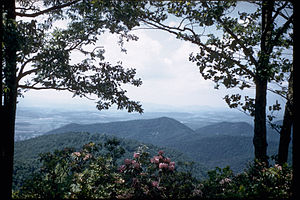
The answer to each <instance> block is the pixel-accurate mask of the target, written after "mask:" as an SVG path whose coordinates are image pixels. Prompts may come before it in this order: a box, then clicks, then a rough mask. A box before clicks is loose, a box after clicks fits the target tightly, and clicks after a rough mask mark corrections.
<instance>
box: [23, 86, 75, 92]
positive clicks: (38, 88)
mask: <svg viewBox="0 0 300 200" xmlns="http://www.w3.org/2000/svg"><path fill="white" fill-rule="evenodd" d="M18 87H19V88H22V89H34V90H45V89H54V90H68V91H71V90H70V89H69V88H67V87H66V88H60V87H54V86H51V87H35V86H33V85H18Z"/></svg>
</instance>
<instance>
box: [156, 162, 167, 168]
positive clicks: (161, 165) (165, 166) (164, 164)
mask: <svg viewBox="0 0 300 200" xmlns="http://www.w3.org/2000/svg"><path fill="white" fill-rule="evenodd" d="M158 167H159V169H163V168H168V164H167V163H159V165H158Z"/></svg>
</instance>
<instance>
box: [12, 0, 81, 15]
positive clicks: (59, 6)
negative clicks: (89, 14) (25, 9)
mask: <svg viewBox="0 0 300 200" xmlns="http://www.w3.org/2000/svg"><path fill="white" fill-rule="evenodd" d="M79 1H80V0H74V1H70V2H69V3H65V4H61V5H57V6H53V7H51V8H47V9H45V10H41V11H39V12H36V13H20V12H16V15H17V16H19V17H37V16H39V15H43V14H46V13H48V12H51V11H54V10H58V9H61V8H65V7H68V6H70V5H73V4H75V3H77V2H79Z"/></svg>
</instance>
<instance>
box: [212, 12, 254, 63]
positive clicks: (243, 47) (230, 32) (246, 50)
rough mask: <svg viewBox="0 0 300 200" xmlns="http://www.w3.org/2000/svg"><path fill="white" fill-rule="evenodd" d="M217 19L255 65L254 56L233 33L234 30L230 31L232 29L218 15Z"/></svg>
mask: <svg viewBox="0 0 300 200" xmlns="http://www.w3.org/2000/svg"><path fill="white" fill-rule="evenodd" d="M217 21H218V22H219V23H220V24H221V25H222V26H223V27H224V29H225V31H226V32H227V33H229V34H230V35H231V37H233V38H234V39H235V41H236V42H237V43H238V44H239V45H240V46H241V47H242V49H243V51H244V54H245V55H246V56H247V57H249V59H250V61H251V62H252V63H253V64H254V65H255V66H257V61H256V60H255V58H254V57H253V55H252V53H251V51H250V50H249V49H248V48H247V47H246V46H245V45H244V43H243V42H242V41H241V40H240V39H239V38H238V37H237V35H235V34H234V32H232V30H231V29H230V28H228V26H226V25H225V23H224V22H223V21H222V19H221V18H220V17H218V18H217Z"/></svg>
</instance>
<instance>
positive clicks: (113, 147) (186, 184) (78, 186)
mask: <svg viewBox="0 0 300 200" xmlns="http://www.w3.org/2000/svg"><path fill="white" fill-rule="evenodd" d="M118 145H119V143H118V142H116V141H110V140H109V141H108V142H107V143H105V144H104V145H103V146H102V145H96V144H94V143H89V144H87V145H85V146H84V147H83V148H82V149H81V150H80V151H74V149H70V148H66V149H64V150H62V151H55V152H54V153H47V154H44V155H42V156H41V159H40V160H41V162H42V166H41V168H40V170H39V173H36V174H34V175H33V177H32V178H31V179H29V180H27V182H26V183H25V184H24V185H23V187H22V188H21V190H20V191H18V192H16V193H14V194H15V197H16V198H46V199H61V198H76V199H81V198H93V199H94V198H154V197H157V198H188V197H193V196H197V195H198V194H199V193H197V191H196V190H197V187H196V186H197V183H198V182H197V180H196V179H194V178H193V177H192V176H191V175H190V174H189V173H184V172H177V171H176V167H175V162H173V161H171V159H170V158H168V157H165V156H164V152H163V151H159V152H158V155H156V156H154V157H152V158H150V157H149V153H148V152H147V151H146V150H147V147H146V146H143V147H140V148H139V149H138V151H137V152H135V153H134V154H133V157H132V158H127V159H125V160H124V162H123V163H122V165H120V166H117V165H116V162H115V159H116V158H119V157H120V156H121V155H122V154H123V153H124V150H122V149H121V148H118V147H117V146H118ZM102 147H104V148H105V149H106V151H104V152H107V153H99V149H101V148H102ZM102 150H103V149H102ZM102 152H103V151H102ZM194 190H195V191H196V192H191V191H194Z"/></svg>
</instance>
